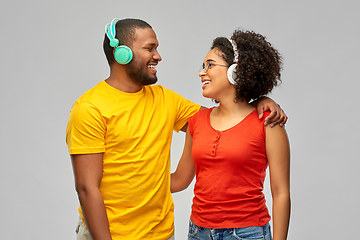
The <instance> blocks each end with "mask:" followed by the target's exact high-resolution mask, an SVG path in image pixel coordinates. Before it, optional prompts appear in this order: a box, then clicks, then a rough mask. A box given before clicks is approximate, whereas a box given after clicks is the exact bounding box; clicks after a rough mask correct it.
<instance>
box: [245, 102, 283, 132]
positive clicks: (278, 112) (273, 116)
mask: <svg viewBox="0 0 360 240" xmlns="http://www.w3.org/2000/svg"><path fill="white" fill-rule="evenodd" d="M250 104H251V105H253V106H254V107H256V108H257V111H258V114H259V118H260V119H261V118H262V117H263V114H264V112H265V111H270V112H271V113H270V115H269V116H268V117H267V118H266V119H265V126H266V125H269V124H270V127H273V126H275V125H277V124H279V125H280V127H282V126H284V125H285V123H286V122H287V120H288V117H287V116H286V114H285V113H284V111H283V110H282V109H281V107H280V105H279V104H277V103H276V102H275V101H274V100H272V99H271V98H268V97H261V98H259V99H258V100H256V101H253V102H251V103H250Z"/></svg>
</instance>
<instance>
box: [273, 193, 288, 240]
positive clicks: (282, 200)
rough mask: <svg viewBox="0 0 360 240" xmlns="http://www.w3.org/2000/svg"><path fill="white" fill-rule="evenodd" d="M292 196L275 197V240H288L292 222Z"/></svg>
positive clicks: (279, 195) (280, 195) (284, 194)
mask: <svg viewBox="0 0 360 240" xmlns="http://www.w3.org/2000/svg"><path fill="white" fill-rule="evenodd" d="M290 207H291V201H290V194H289V193H283V194H277V195H275V196H273V228H274V229H273V230H274V238H273V240H285V239H287V233H288V228H289V221H290Z"/></svg>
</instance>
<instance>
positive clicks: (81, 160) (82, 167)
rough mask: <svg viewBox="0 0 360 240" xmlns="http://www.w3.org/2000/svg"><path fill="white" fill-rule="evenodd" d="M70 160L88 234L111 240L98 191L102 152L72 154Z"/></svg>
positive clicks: (102, 202) (94, 237) (103, 239)
mask: <svg viewBox="0 0 360 240" xmlns="http://www.w3.org/2000/svg"><path fill="white" fill-rule="evenodd" d="M71 160H72V165H73V170H74V176H75V188H76V191H77V193H78V197H79V201H80V205H81V208H82V212H83V215H84V219H85V222H86V225H87V227H88V229H89V231H90V234H91V236H92V238H93V239H94V240H99V239H101V240H111V239H112V238H111V235H110V230H109V222H108V218H107V214H106V210H105V205H104V201H103V198H102V196H101V194H100V191H99V186H100V182H101V178H102V171H103V154H102V153H98V154H74V155H71Z"/></svg>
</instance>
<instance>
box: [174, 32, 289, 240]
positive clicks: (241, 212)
mask: <svg viewBox="0 0 360 240" xmlns="http://www.w3.org/2000/svg"><path fill="white" fill-rule="evenodd" d="M231 39H232V41H233V45H234V46H233V45H232V43H231V42H230V41H229V40H228V39H227V38H222V37H220V38H216V39H215V40H214V41H213V45H212V47H211V51H210V52H209V53H208V54H207V55H206V57H205V59H204V63H203V66H202V69H201V71H200V73H199V76H200V77H201V81H202V83H203V86H202V88H203V96H204V97H207V98H211V99H215V100H216V101H217V102H218V103H219V106H218V107H213V108H210V109H205V110H201V111H199V112H198V113H197V114H195V115H194V116H193V117H192V118H191V119H189V127H188V129H187V133H186V142H185V146H184V152H183V155H182V157H181V159H180V161H179V164H178V166H177V169H176V171H175V172H174V173H173V174H172V175H171V192H178V191H181V190H183V189H185V188H187V186H188V185H189V184H190V183H191V181H192V179H193V178H194V175H195V174H196V183H195V188H194V194H195V196H194V199H193V205H192V212H191V216H190V225H189V235H188V239H272V236H271V232H270V224H269V221H270V215H269V212H268V209H267V207H266V202H265V196H264V194H263V183H264V179H265V174H266V169H267V167H268V166H269V172H270V185H271V192H272V198H273V208H272V209H273V212H272V217H273V237H274V238H273V239H274V240H283V239H286V238H287V232H288V226H289V219H290V186H289V185H290V184H289V178H290V149H289V141H288V138H287V134H286V131H285V128H283V127H280V126H279V125H277V126H275V127H273V128H271V127H270V126H264V120H263V119H264V118H262V119H259V118H258V116H257V113H256V110H255V107H253V106H252V105H251V104H249V101H250V100H254V99H257V98H259V97H261V96H264V95H266V94H268V93H269V92H271V90H272V89H273V87H275V86H276V85H277V84H278V83H280V70H281V65H282V61H281V56H280V54H279V53H278V51H277V50H276V49H274V48H273V47H272V46H271V44H270V43H269V42H267V41H266V39H265V37H263V36H262V35H260V34H256V33H254V32H249V31H242V30H236V31H235V32H234V34H233V35H232V37H231ZM233 64H235V65H233ZM232 65H233V66H232ZM234 67H235V69H234V70H233V71H232V69H233V68H234ZM228 70H229V73H228Z"/></svg>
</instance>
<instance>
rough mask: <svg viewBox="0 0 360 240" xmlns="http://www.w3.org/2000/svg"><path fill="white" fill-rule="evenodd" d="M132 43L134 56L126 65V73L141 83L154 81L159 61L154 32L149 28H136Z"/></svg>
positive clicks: (155, 80)
mask: <svg viewBox="0 0 360 240" xmlns="http://www.w3.org/2000/svg"><path fill="white" fill-rule="evenodd" d="M132 45H133V46H132V48H131V50H132V51H133V55H134V56H133V59H132V61H131V62H130V63H129V64H128V65H127V69H126V73H127V74H128V75H129V77H131V79H132V80H133V81H134V82H136V83H139V84H141V85H150V84H154V83H156V82H157V77H156V72H157V71H156V66H157V64H158V62H160V61H161V56H160V54H159V53H158V51H157V47H158V46H159V42H158V40H157V38H156V34H155V32H154V31H153V30H152V29H151V28H137V29H136V31H135V40H134V41H133V44H132Z"/></svg>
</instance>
